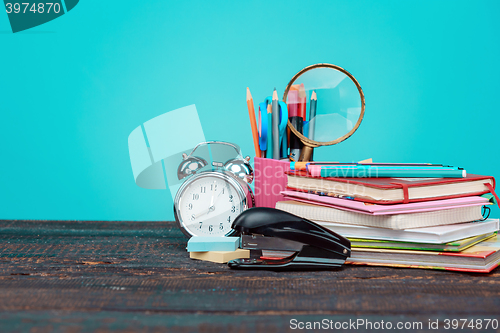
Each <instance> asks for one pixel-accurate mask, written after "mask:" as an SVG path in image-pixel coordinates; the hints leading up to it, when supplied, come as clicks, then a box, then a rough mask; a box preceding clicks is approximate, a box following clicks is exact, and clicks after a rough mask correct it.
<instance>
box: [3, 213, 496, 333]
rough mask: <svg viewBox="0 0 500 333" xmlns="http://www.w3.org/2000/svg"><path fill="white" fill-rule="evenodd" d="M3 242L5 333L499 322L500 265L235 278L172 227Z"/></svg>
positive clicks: (43, 229) (49, 234)
mask: <svg viewBox="0 0 500 333" xmlns="http://www.w3.org/2000/svg"><path fill="white" fill-rule="evenodd" d="M0 238H1V244H2V247H1V256H0V262H1V263H0V307H1V309H2V311H1V313H0V327H1V331H2V332H6V331H32V332H51V331H62V332H66V331H67V332H87V331H89V332H92V331H100V332H107V331H130V332H133V331H152V332H156V331H159V332H160V331H166V330H167V329H168V331H169V332H172V331H180V332H225V331H227V332H229V331H231V332H232V331H236V332H281V331H291V332H297V331H300V330H298V329H295V330H294V329H291V321H290V320H292V319H295V320H296V321H292V322H293V323H296V325H299V323H300V322H302V323H304V325H306V324H307V323H306V322H314V321H317V322H321V321H322V320H324V319H325V320H327V321H330V320H331V321H332V322H329V323H330V324H331V325H334V324H335V323H336V322H339V323H344V322H349V320H351V321H356V320H358V319H362V320H365V324H363V325H368V324H367V322H368V321H370V322H371V323H372V325H373V323H375V322H380V321H381V320H384V322H385V323H387V322H391V323H392V324H393V325H396V324H397V323H398V322H402V323H404V324H406V323H407V322H409V323H413V322H421V323H422V325H423V326H422V328H423V329H422V330H419V331H422V332H423V331H428V325H429V319H430V320H431V321H432V322H435V321H436V320H439V328H440V329H444V328H445V326H444V325H445V322H444V320H445V319H447V318H448V319H460V318H467V319H480V318H484V319H487V318H489V319H492V318H496V319H497V320H500V269H497V270H495V271H493V272H492V273H490V274H487V275H484V274H483V275H479V274H464V273H452V272H446V271H434V270H423V269H422V270H421V269H396V268H377V267H362V266H348V265H345V266H344V267H343V268H342V269H341V270H338V271H321V272H287V273H275V272H267V271H236V270H230V269H228V267H227V266H226V265H222V264H214V263H209V262H202V261H195V260H191V259H189V258H188V253H186V250H185V246H186V238H185V237H184V236H183V235H182V233H181V232H180V231H179V230H178V229H177V227H176V226H175V224H174V223H173V222H79V221H0ZM332 323H333V324H332ZM344 325H345V324H344ZM406 325H408V324H406ZM292 326H293V324H292ZM292 328H293V327H292ZM344 328H345V327H344ZM351 328H352V326H351ZM358 328H359V327H358ZM363 328H369V326H368V327H367V326H361V327H360V328H359V331H364V329H363ZM393 328H394V327H393ZM353 331H354V330H353ZM431 331H432V332H436V330H431ZM447 331H448V332H449V331H453V330H447ZM460 331H461V332H463V331H465V330H460ZM474 332H478V330H477V329H476V330H474Z"/></svg>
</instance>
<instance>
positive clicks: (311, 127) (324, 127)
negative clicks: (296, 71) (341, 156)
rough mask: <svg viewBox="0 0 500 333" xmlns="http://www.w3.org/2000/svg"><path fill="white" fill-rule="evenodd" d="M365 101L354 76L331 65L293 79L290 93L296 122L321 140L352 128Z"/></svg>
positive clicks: (306, 134) (309, 135)
mask: <svg viewBox="0 0 500 333" xmlns="http://www.w3.org/2000/svg"><path fill="white" fill-rule="evenodd" d="M362 103H363V102H362V100H361V96H360V91H359V90H358V87H357V85H356V84H355V83H354V82H353V80H351V78H350V77H349V76H348V75H347V74H345V73H344V72H341V71H339V70H336V69H334V68H331V67H317V68H313V69H310V70H308V71H305V72H304V73H302V74H301V75H299V76H298V77H297V78H296V79H295V80H294V81H293V82H292V84H291V85H290V89H289V91H288V94H287V104H288V108H289V117H290V122H291V123H292V126H293V127H294V128H295V129H296V130H297V131H298V132H300V133H301V134H302V135H303V136H304V137H306V138H308V139H310V140H313V141H316V142H318V143H320V144H321V143H322V144H324V143H328V142H331V141H335V140H337V139H339V138H341V137H343V136H345V135H347V134H348V133H349V132H351V131H352V130H353V129H354V128H355V126H356V124H357V122H358V120H359V119H360V116H361V113H362ZM299 118H301V119H299Z"/></svg>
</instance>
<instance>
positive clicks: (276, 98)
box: [273, 88, 278, 101]
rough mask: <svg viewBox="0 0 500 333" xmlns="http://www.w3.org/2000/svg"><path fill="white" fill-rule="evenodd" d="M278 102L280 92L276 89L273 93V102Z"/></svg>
mask: <svg viewBox="0 0 500 333" xmlns="http://www.w3.org/2000/svg"><path fill="white" fill-rule="evenodd" d="M276 100H278V92H277V91H276V88H274V91H273V101H276Z"/></svg>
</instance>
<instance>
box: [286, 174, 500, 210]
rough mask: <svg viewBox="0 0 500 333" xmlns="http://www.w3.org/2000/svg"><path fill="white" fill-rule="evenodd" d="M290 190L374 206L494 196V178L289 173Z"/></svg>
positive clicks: (477, 176) (478, 176)
mask: <svg viewBox="0 0 500 333" xmlns="http://www.w3.org/2000/svg"><path fill="white" fill-rule="evenodd" d="M286 174H287V187H288V188H289V189H292V190H296V191H302V192H311V193H316V194H322V195H329V196H333V197H341V198H349V199H354V200H358V201H363V202H368V203H375V204H398V203H409V202H420V201H429V200H438V199H451V198H460V197H467V196H472V195H483V194H486V193H492V194H493V195H495V197H496V198H497V200H498V197H497V196H496V194H495V193H494V188H495V178H493V177H491V176H480V175H472V174H469V175H467V177H464V178H362V179H361V178H322V177H313V176H311V175H309V174H308V173H307V172H304V171H295V172H294V171H289V172H286Z"/></svg>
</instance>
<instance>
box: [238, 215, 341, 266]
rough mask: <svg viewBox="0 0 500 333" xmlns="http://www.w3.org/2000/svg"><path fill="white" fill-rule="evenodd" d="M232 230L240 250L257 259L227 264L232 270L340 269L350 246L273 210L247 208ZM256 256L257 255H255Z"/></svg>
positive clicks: (306, 221) (324, 232)
mask: <svg viewBox="0 0 500 333" xmlns="http://www.w3.org/2000/svg"><path fill="white" fill-rule="evenodd" d="M232 228H233V229H235V230H238V231H239V232H240V233H241V244H240V245H241V247H242V248H244V249H249V250H251V251H250V252H251V254H252V253H255V252H256V251H257V250H259V251H262V253H261V254H260V256H259V255H258V256H257V257H256V256H251V257H250V258H249V259H235V260H231V261H230V262H229V263H228V265H229V267H231V268H235V269H268V270H275V271H280V270H319V269H332V268H338V267H340V266H342V264H343V263H344V262H345V260H346V259H347V257H349V256H350V255H351V242H350V241H349V240H348V239H346V238H344V237H342V236H340V235H338V234H336V233H334V232H333V231H330V230H328V229H326V228H324V227H322V226H320V225H318V224H316V223H314V222H311V221H309V220H306V219H303V218H301V217H298V216H295V215H293V214H290V213H287V212H284V211H281V210H278V209H273V208H264V207H257V208H250V209H248V210H246V211H244V212H243V213H241V214H240V215H239V216H238V217H237V218H236V219H235V220H234V222H233V225H232ZM257 253H259V252H257Z"/></svg>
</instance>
